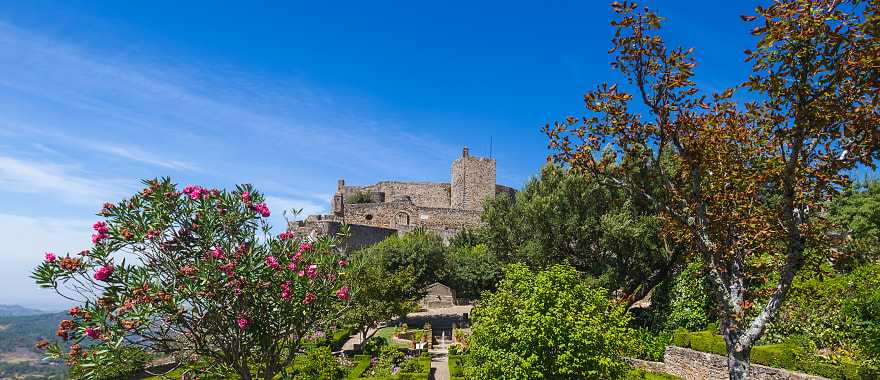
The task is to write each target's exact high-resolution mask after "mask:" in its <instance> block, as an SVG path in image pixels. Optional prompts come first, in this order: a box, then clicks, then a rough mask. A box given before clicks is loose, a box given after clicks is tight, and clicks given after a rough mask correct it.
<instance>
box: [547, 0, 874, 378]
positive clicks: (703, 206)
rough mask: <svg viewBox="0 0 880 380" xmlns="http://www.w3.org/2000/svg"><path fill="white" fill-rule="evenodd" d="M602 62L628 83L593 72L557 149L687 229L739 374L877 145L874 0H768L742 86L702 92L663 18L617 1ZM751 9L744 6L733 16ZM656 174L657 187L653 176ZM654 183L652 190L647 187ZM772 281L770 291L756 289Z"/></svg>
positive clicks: (556, 137) (551, 129)
mask: <svg viewBox="0 0 880 380" xmlns="http://www.w3.org/2000/svg"><path fill="white" fill-rule="evenodd" d="M612 7H613V8H614V10H615V12H617V13H618V14H619V15H620V19H619V20H615V21H613V22H612V25H614V26H615V27H616V32H615V36H614V39H613V40H612V43H613V48H612V50H611V52H612V53H613V54H614V61H613V62H612V65H613V67H615V68H616V69H617V70H619V71H620V72H621V73H622V74H624V76H625V77H626V78H627V80H628V81H629V83H630V84H631V85H633V87H634V89H635V91H636V94H637V98H638V99H639V100H641V102H642V108H641V109H639V111H644V112H645V113H647V114H648V115H649V119H643V118H642V117H641V116H640V115H639V114H638V113H636V112H635V111H633V110H631V108H630V101H631V100H632V99H633V96H632V95H630V94H628V93H626V92H624V91H623V90H622V89H619V88H618V86H617V85H611V86H609V85H607V84H606V85H601V86H599V87H598V88H597V89H596V90H594V91H590V92H588V93H587V94H586V95H585V96H584V101H585V104H586V108H587V110H589V111H590V114H589V115H588V116H585V117H583V118H573V117H572V118H568V119H567V120H566V121H564V122H558V123H555V124H554V125H548V126H547V127H546V128H545V131H546V133H547V134H548V135H549V137H550V147H551V148H552V149H555V150H556V154H555V158H556V159H557V160H559V161H561V162H566V163H568V164H570V165H571V166H572V167H573V168H575V169H576V170H581V171H584V172H588V173H591V174H593V175H596V176H597V177H598V178H600V179H601V180H602V181H605V182H606V183H608V184H612V185H615V186H619V187H621V188H624V189H627V190H629V191H632V192H634V193H635V194H638V195H639V196H641V197H643V198H645V199H648V200H650V201H652V202H654V203H655V205H656V207H658V209H660V210H661V211H662V212H663V215H664V218H665V219H666V222H667V223H666V225H665V228H664V230H663V231H664V235H666V236H671V237H674V238H675V239H676V240H678V241H681V242H687V243H689V244H690V245H691V247H693V250H694V251H695V252H697V253H698V254H699V255H700V257H701V258H702V260H703V261H704V263H705V264H706V267H707V269H708V272H709V276H710V278H711V280H712V291H713V293H714V294H715V296H716V300H717V302H716V303H717V305H718V307H719V309H720V312H719V313H720V315H721V333H722V335H723V336H724V340H725V342H726V344H727V351H728V366H729V371H730V377H731V378H733V379H743V378H746V377H747V376H748V371H749V354H750V351H751V347H752V345H753V344H754V343H755V342H756V341H757V340H758V339H759V338H760V337H761V334H762V333H763V331H764V329H765V326H766V324H767V321H768V320H770V318H772V317H773V315H774V314H775V313H776V311H777V310H778V309H779V307H780V305H781V304H782V301H783V300H784V299H785V296H786V293H787V292H788V289H789V287H790V285H791V282H792V279H793V278H794V275H795V273H796V271H797V269H798V268H799V266H800V262H801V257H802V255H803V252H804V250H805V247H807V245H812V246H813V247H821V244H822V243H823V241H824V240H825V238H826V235H827V232H828V229H827V226H826V225H825V224H824V223H823V216H824V208H825V206H826V205H827V201H828V200H829V199H830V197H831V196H832V195H833V194H834V193H835V192H836V191H837V190H838V189H839V188H840V187H841V186H843V185H845V184H846V183H847V180H848V178H847V177H846V173H847V171H848V170H850V169H852V168H855V167H856V166H858V165H860V164H866V165H873V160H876V159H877V158H878V150H877V148H878V145H880V132H878V128H877V125H878V124H880V103H878V100H880V97H878V94H880V80H878V68H880V39H878V32H880V26H878V20H880V18H878V11H880V9H878V8H880V4H878V3H877V2H876V1H871V2H866V1H860V0H849V1H841V0H820V1H801V0H778V1H774V3H773V5H772V6H770V7H767V8H761V7H759V8H758V9H757V12H758V14H759V15H760V16H761V17H763V19H764V20H763V21H764V23H763V25H762V26H758V27H756V28H755V29H754V30H753V31H752V33H753V34H754V35H757V36H760V40H759V42H758V43H757V46H756V48H755V49H754V50H750V51H746V55H747V60H749V61H751V62H752V63H753V67H752V68H753V72H752V75H751V76H750V77H749V78H748V80H747V81H745V82H744V84H743V87H744V88H747V89H750V90H752V91H754V92H755V93H756V95H757V98H758V99H760V100H759V101H755V102H751V103H745V104H744V106H742V107H740V106H738V105H737V103H735V102H734V101H732V100H731V97H732V96H733V93H734V90H733V89H730V90H727V91H724V92H723V93H720V94H714V96H712V98H711V99H707V97H706V95H704V94H700V93H699V90H698V88H697V87H696V84H695V82H694V80H693V77H694V67H695V60H694V58H693V57H692V55H691V54H692V52H693V49H687V50H685V49H683V48H675V49H670V48H667V46H666V45H665V43H664V41H663V38H662V37H661V36H660V35H659V34H658V30H659V28H660V24H661V21H662V19H661V18H660V17H659V16H657V15H656V14H655V13H654V12H651V11H649V10H648V9H644V10H639V7H638V6H637V5H636V4H633V3H629V2H624V3H622V4H621V3H619V2H614V3H613V4H612ZM742 18H743V20H745V21H754V20H755V19H756V18H757V17H755V16H742ZM658 185H659V187H658ZM654 188H657V189H658V190H657V191H654V190H652V189H654ZM767 283H771V284H773V285H772V286H770V287H769V289H770V290H769V291H768V292H761V291H754V290H755V289H761V288H762V287H761V286H753V285H756V284H757V285H761V284H767Z"/></svg>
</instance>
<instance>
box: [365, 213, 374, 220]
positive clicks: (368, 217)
mask: <svg viewBox="0 0 880 380" xmlns="http://www.w3.org/2000/svg"><path fill="white" fill-rule="evenodd" d="M364 219H366V220H373V214H367V215H365V216H364Z"/></svg>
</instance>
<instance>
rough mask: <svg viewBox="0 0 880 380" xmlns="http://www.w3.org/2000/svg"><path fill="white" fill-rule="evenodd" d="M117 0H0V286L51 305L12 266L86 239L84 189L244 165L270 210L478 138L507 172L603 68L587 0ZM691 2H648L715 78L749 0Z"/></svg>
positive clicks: (738, 69)
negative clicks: (348, 0) (341, 181)
mask: <svg viewBox="0 0 880 380" xmlns="http://www.w3.org/2000/svg"><path fill="white" fill-rule="evenodd" d="M135 3H136V2H83V1H69V2H63V3H62V2H48V1H41V0H29V1H14V2H12V1H10V2H2V3H0V73H2V74H0V242H2V243H3V244H2V245H0V289H3V291H2V292H0V303H6V304H9V303H14V304H21V305H25V306H32V307H38V308H42V309H49V310H51V309H57V308H60V307H63V306H64V303H63V302H61V300H60V299H59V298H58V297H57V296H53V295H52V294H51V293H50V292H48V291H44V290H38V289H36V288H35V287H34V285H33V283H32V281H31V280H30V279H29V278H28V277H27V276H28V274H29V272H30V270H31V268H32V267H33V266H34V265H35V264H36V263H37V262H38V261H39V260H40V259H41V257H42V253H43V252H45V251H47V250H50V251H55V252H66V251H73V252H76V251H79V250H81V249H83V248H85V247H88V239H89V233H90V228H89V227H90V226H91V224H92V223H93V222H94V220H95V219H96V217H95V216H94V214H95V212H97V210H98V209H99V208H100V205H101V204H102V203H103V202H104V201H106V200H116V199H119V198H121V197H123V196H125V195H127V194H130V193H132V192H133V191H135V190H136V189H137V188H138V186H139V180H140V179H141V178H152V177H156V176H172V177H173V178H174V179H175V180H176V181H177V182H178V183H181V184H191V183H192V184H201V185H204V186H212V187H230V186H233V185H234V184H236V183H244V182H249V183H253V184H255V185H256V186H257V187H258V188H260V189H262V190H263V191H264V192H265V193H267V194H268V195H269V199H268V200H269V206H270V207H271V208H272V209H273V211H275V215H279V214H280V212H279V211H280V210H281V209H289V208H294V207H295V208H304V209H305V211H306V212H307V213H309V212H312V213H314V212H322V211H325V210H326V209H327V208H328V199H329V197H330V196H331V194H332V193H333V191H334V190H335V185H336V180H337V179H338V178H340V177H344V178H345V179H346V181H347V182H349V183H371V182H375V181H377V180H382V179H401V180H424V181H447V180H448V177H449V171H450V169H449V164H450V162H451V161H452V160H453V159H454V158H455V157H456V156H457V155H459V154H460V151H461V147H462V146H465V145H467V146H469V147H470V148H471V151H472V152H473V154H477V155H486V154H487V153H488V146H489V139H490V138H492V139H493V141H494V155H495V157H496V158H497V160H498V181H499V182H500V183H502V184H506V185H511V186H514V187H519V186H521V185H522V184H523V183H524V182H525V180H526V179H527V178H528V177H529V176H531V175H532V174H534V173H535V172H536V171H537V169H538V168H539V167H540V166H541V165H542V163H543V162H544V160H545V158H546V155H547V153H548V152H547V149H546V143H547V141H546V138H545V137H544V136H543V135H542V134H541V132H540V128H541V126H542V125H543V124H544V123H546V122H549V121H552V120H554V119H559V118H562V117H564V116H566V115H571V114H575V115H577V114H580V112H581V109H582V104H581V101H582V95H583V93H584V92H585V91H586V90H588V89H590V88H591V87H593V86H595V85H596V84H599V83H601V82H603V81H615V80H617V79H618V77H617V76H616V75H614V73H613V72H612V71H611V69H610V67H609V65H608V62H609V60H610V58H609V56H608V55H607V54H606V52H607V50H608V48H609V46H610V38H611V34H612V32H613V31H612V29H611V28H610V26H609V24H608V22H609V21H610V19H611V16H612V13H611V11H610V8H609V7H608V6H607V4H606V3H607V2H605V1H570V2H559V1H542V2H536V1H533V2H516V1H513V2H511V1H504V2H490V1H481V2H472V1H471V2H442V3H441V2H430V3H429V2H412V1H407V2H404V1H400V2H385V1H372V2H351V3H349V4H342V3H340V2H332V3H331V2H316V1H312V2H283V3H282V2H278V3H268V2H255V1H252V2H247V3H246V4H245V3H239V4H234V3H231V2H201V3H199V2H186V5H180V4H179V3H181V2H158V1H157V2H150V5H151V6H150V7H149V8H141V7H139V6H136V5H134V4H135ZM141 4H143V3H141ZM696 4H698V3H696V2H684V1H659V0H658V1H655V2H653V3H651V4H650V5H651V6H652V8H656V9H658V10H659V11H660V13H661V15H663V16H665V17H667V18H668V19H669V21H668V23H667V25H666V26H667V28H666V35H667V38H668V40H670V41H672V42H673V43H679V44H683V45H685V46H693V47H695V48H696V54H697V57H698V58H699V60H700V61H699V62H700V66H698V75H699V79H700V82H701V84H702V85H703V86H704V88H707V89H716V88H717V89H721V88H725V87H727V86H730V85H732V84H734V83H736V81H737V80H739V79H741V78H744V76H745V74H746V73H747V71H748V67H747V66H746V64H745V63H743V61H742V57H743V55H742V51H743V50H744V49H746V48H748V47H749V46H750V44H751V43H752V42H753V41H752V37H751V36H750V35H749V34H748V32H747V31H748V28H747V25H744V24H743V23H742V22H741V21H740V20H739V18H738V16H739V15H740V14H744V13H749V10H750V9H751V8H753V6H754V5H753V4H748V2H730V1H706V2H700V3H699V5H696ZM276 223H280V219H276Z"/></svg>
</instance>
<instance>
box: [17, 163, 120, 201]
mask: <svg viewBox="0 0 880 380" xmlns="http://www.w3.org/2000/svg"><path fill="white" fill-rule="evenodd" d="M75 172H76V171H75V170H74V169H73V168H71V167H64V166H61V165H56V164H52V163H47V162H38V161H32V160H27V159H20V158H15V157H10V156H0V189H3V191H6V192H16V193H28V194H43V195H45V196H47V197H50V198H61V199H63V200H65V201H68V202H71V203H76V204H82V205H90V206H94V205H96V204H101V202H103V201H105V200H107V199H113V198H117V197H118V196H119V195H120V194H123V193H124V192H125V191H124V189H125V188H124V187H123V186H121V185H120V184H119V183H114V182H112V181H103V180H94V179H89V178H87V177H85V176H83V175H82V174H79V173H75Z"/></svg>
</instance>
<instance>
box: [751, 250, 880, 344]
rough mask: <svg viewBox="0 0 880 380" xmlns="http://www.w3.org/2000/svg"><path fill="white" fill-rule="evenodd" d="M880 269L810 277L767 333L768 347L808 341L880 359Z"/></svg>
mask: <svg viewBox="0 0 880 380" xmlns="http://www.w3.org/2000/svg"><path fill="white" fill-rule="evenodd" d="M878 300H880V264H867V265H860V266H858V267H856V268H855V270H853V271H852V272H851V273H845V274H836V273H833V272H832V273H827V274H821V273H820V274H808V273H804V274H803V275H802V276H801V277H800V278H798V279H797V280H796V281H795V282H794V283H793V284H792V289H791V291H790V293H789V299H788V301H786V303H785V304H784V305H783V307H782V309H781V310H780V312H779V315H778V316H777V318H776V319H775V320H774V321H772V322H771V323H770V324H769V326H768V329H767V332H766V334H765V337H764V339H763V341H764V342H770V343H779V342H782V341H784V340H785V339H787V337H791V336H805V337H806V338H808V339H809V340H810V341H811V342H812V343H813V344H815V345H816V346H817V347H818V348H821V349H824V350H830V351H832V352H835V353H837V354H839V355H843V356H845V357H850V358H853V359H862V360H864V359H873V360H877V359H880V352H878V350H877V339H878V338H877V336H878V335H877V334H878V329H880V312H878V309H880V308H878V302H880V301H878Z"/></svg>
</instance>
